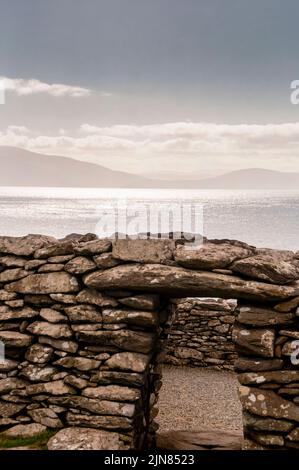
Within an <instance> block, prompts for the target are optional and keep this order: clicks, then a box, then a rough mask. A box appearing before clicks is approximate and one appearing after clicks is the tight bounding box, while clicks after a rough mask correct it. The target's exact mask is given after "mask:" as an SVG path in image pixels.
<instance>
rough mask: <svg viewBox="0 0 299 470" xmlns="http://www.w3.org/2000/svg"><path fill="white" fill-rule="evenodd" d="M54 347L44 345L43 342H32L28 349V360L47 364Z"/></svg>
mask: <svg viewBox="0 0 299 470" xmlns="http://www.w3.org/2000/svg"><path fill="white" fill-rule="evenodd" d="M53 354H54V349H53V348H51V347H49V346H43V345H41V344H32V346H30V347H29V348H28V349H27V351H26V355H25V357H26V359H27V361H30V362H33V363H34V364H46V363H47V362H49V361H50V359H52V357H53Z"/></svg>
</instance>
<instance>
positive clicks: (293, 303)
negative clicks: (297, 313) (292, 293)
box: [274, 297, 299, 312]
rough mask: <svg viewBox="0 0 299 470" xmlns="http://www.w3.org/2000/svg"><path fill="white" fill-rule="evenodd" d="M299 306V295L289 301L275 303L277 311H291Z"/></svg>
mask: <svg viewBox="0 0 299 470" xmlns="http://www.w3.org/2000/svg"><path fill="white" fill-rule="evenodd" d="M298 306H299V297H295V298H294V299H291V300H289V301H287V302H281V303H279V304H277V305H275V307H274V310H276V311H277V312H290V311H291V310H294V309H295V308H297V307H298Z"/></svg>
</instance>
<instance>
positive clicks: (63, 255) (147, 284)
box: [0, 234, 299, 449]
mask: <svg viewBox="0 0 299 470" xmlns="http://www.w3.org/2000/svg"><path fill="white" fill-rule="evenodd" d="M298 258H299V256H298V253H297V254H294V253H292V252H281V251H275V250H265V249H264V250H261V249H256V248H254V247H251V246H249V245H246V244H244V243H241V242H236V241H228V240H222V241H206V242H205V244H204V245H203V246H202V247H201V248H200V249H190V247H188V246H185V245H184V244H181V242H179V243H175V242H174V241H173V240H142V239H138V240H117V241H114V242H113V243H111V241H109V240H107V239H105V240H99V239H97V238H96V237H95V236H94V235H90V234H88V235H85V236H79V235H71V236H69V237H66V238H65V239H63V240H55V239H53V238H50V237H44V236H34V235H31V236H27V237H23V238H11V237H10V238H9V237H0V267H1V269H0V271H1V272H0V340H1V341H2V342H3V343H4V344H5V349H6V361H4V362H2V363H1V364H0V373H1V379H0V394H1V398H0V427H1V430H4V431H5V430H7V429H10V428H12V427H15V425H18V424H20V423H21V424H25V425H26V424H27V423H38V424H39V425H41V426H46V427H49V428H54V429H59V428H62V427H79V431H80V428H82V427H83V428H95V429H97V430H98V432H99V434H98V435H97V436H98V439H99V440H100V442H101V446H102V448H103V449H105V448H106V449H107V448H108V449H117V448H133V449H140V448H143V447H146V446H152V445H155V431H156V429H157V426H156V424H155V416H156V415H157V413H158V410H157V406H156V403H157V400H158V391H159V388H160V387H161V383H162V382H161V379H162V376H161V361H162V360H163V355H164V354H163V349H165V339H166V337H167V331H168V330H167V329H168V328H169V324H170V323H171V321H172V320H173V310H172V308H171V305H172V303H171V299H172V298H176V299H177V298H185V297H207V296H209V297H221V298H226V299H231V298H234V299H237V300H238V311H237V313H238V318H237V323H236V324H235V326H234V331H233V340H234V343H235V345H236V349H237V352H238V356H239V357H238V360H237V362H236V369H237V371H238V374H239V381H240V383H241V388H240V398H241V401H242V405H243V410H244V425H245V427H244V432H245V435H246V437H247V438H248V439H247V447H250V448H255V447H262V448H269V447H274V448H284V447H285V448H298V445H299V438H298V433H299V427H298V426H299V424H298V423H299V406H298V405H299V403H298V400H299V370H298V364H297V363H296V361H295V362H294V358H293V359H292V358H291V353H292V351H295V352H296V349H295V348H296V343H294V341H295V340H296V339H297V338H298V336H299V324H298V315H299V284H298V279H299V270H298ZM217 326H218V325H216V326H215V328H216V327H217ZM199 333H200V332H199ZM199 336H200V335H199ZM298 356H299V354H298ZM199 413H200V410H199ZM79 431H78V432H79ZM84 435H85V436H86V434H84V433H83V436H84ZM58 436H59V433H58V434H57V435H56V436H55V437H54V438H52V439H54V441H52V444H51V445H50V448H59V437H58ZM81 436H82V434H81ZM78 439H79V437H78ZM61 445H62V446H63V445H64V446H65V445H66V444H65V442H63V443H62V444H61ZM60 448H61V447H60Z"/></svg>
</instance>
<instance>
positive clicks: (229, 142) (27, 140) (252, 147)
mask: <svg viewBox="0 0 299 470" xmlns="http://www.w3.org/2000/svg"><path fill="white" fill-rule="evenodd" d="M0 145H14V146H20V147H25V148H27V149H29V150H32V151H38V152H42V153H48V154H54V153H55V154H57V155H59V154H60V155H66V156H70V157H73V158H78V159H82V160H89V161H95V162H98V163H101V164H104V165H107V166H110V167H113V168H115V169H116V168H117V169H121V170H128V171H134V170H136V171H138V170H140V169H142V170H143V169H149V170H151V169H152V168H158V169H161V170H163V169H167V170H169V172H171V171H172V170H175V171H180V170H181V171H184V172H186V170H189V172H190V174H192V173H193V172H194V171H197V170H199V169H204V168H205V169H219V168H221V169H225V170H232V169H236V168H248V167H256V166H257V167H264V168H273V169H281V170H286V171H287V170H295V171H299V122H298V123H282V124H265V125H255V124H237V125H228V124H214V123H192V122H176V123H165V124H153V125H140V126H139V125H134V124H132V125H115V126H110V127H107V126H106V127H98V126H94V125H90V124H83V125H81V127H80V129H79V132H75V133H72V134H71V133H70V132H69V131H66V130H63V131H60V132H59V131H58V132H57V135H54V136H53V135H38V134H34V135H32V134H30V133H29V132H28V130H24V131H23V132H22V131H20V128H19V127H17V128H15V129H14V126H10V128H8V129H7V131H6V132H4V133H2V134H0Z"/></svg>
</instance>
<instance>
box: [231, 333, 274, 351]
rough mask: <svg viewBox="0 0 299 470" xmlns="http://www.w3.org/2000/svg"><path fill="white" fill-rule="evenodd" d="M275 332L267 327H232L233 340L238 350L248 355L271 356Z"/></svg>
mask: <svg viewBox="0 0 299 470" xmlns="http://www.w3.org/2000/svg"><path fill="white" fill-rule="evenodd" d="M274 341H275V332H274V330H269V329H259V330H249V329H245V328H239V327H236V328H234V329H233V342H234V343H235V345H236V347H237V348H238V350H239V351H240V352H242V353H245V354H247V355H250V356H261V357H273V356H274Z"/></svg>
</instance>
